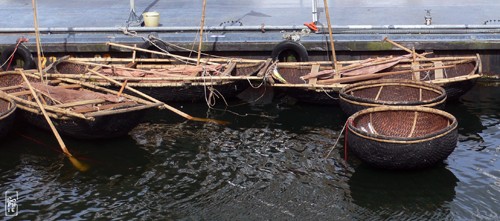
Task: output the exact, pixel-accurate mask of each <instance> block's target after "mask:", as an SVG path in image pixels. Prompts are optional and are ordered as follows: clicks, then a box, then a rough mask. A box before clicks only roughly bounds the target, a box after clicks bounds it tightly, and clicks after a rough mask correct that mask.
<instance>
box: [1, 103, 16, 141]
mask: <svg viewBox="0 0 500 221" xmlns="http://www.w3.org/2000/svg"><path fill="white" fill-rule="evenodd" d="M16 109H17V106H16V103H14V102H13V101H11V100H9V99H6V98H3V96H0V110H1V111H0V138H3V137H5V136H6V135H7V134H8V133H9V131H10V130H11V129H12V126H13V125H14V118H15V115H16Z"/></svg>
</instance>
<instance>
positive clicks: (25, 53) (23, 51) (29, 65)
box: [0, 44, 36, 71]
mask: <svg viewBox="0 0 500 221" xmlns="http://www.w3.org/2000/svg"><path fill="white" fill-rule="evenodd" d="M14 50H16V45H15V44H14V45H10V46H8V47H7V48H5V50H3V51H2V54H1V55H0V65H2V64H4V63H5V65H4V66H3V67H2V69H3V70H4V71H7V66H8V63H9V62H8V61H7V60H8V59H9V57H10V55H11V54H12V53H13V52H14ZM19 58H20V59H22V60H23V61H24V65H23V69H24V70H28V69H34V68H35V67H36V63H35V59H34V58H33V55H32V54H31V51H30V50H29V49H28V48H27V47H26V46H24V45H23V44H20V45H19V46H18V47H17V50H16V53H15V54H14V58H13V59H14V60H16V59H19ZM6 62H7V63H6ZM14 66H15V65H12V64H11V66H10V68H9V69H10V70H14V68H13V67H14Z"/></svg>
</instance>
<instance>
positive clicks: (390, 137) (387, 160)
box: [346, 106, 458, 170]
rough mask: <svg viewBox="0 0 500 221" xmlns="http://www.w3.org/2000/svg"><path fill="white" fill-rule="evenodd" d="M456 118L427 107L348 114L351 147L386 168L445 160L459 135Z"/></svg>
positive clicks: (398, 107)
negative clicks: (349, 115)
mask: <svg viewBox="0 0 500 221" xmlns="http://www.w3.org/2000/svg"><path fill="white" fill-rule="evenodd" d="M457 125H458V123H457V120H456V118H455V117H454V116H453V115H451V114H449V113H447V112H444V111H441V110H437V109H434V108H428V107H404V106H383V107H374V108H368V109H365V110H362V111H359V112H357V113H355V114H353V115H352V116H351V117H349V118H348V122H347V128H348V134H347V138H346V139H347V141H348V148H349V149H350V150H351V151H352V152H353V153H354V154H355V155H356V156H357V157H358V158H360V159H361V160H362V161H363V162H366V163H367V164H369V165H371V166H374V167H379V168H385V169H401V170H408V169H419V168H425V167H430V166H433V165H435V164H437V163H439V162H442V161H443V160H445V159H446V158H447V157H448V156H449V155H450V154H451V153H452V152H453V150H454V149H455V146H456V144H457V139H458V130H457Z"/></svg>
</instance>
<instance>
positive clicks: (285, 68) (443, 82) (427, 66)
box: [271, 56, 481, 105]
mask: <svg viewBox="0 0 500 221" xmlns="http://www.w3.org/2000/svg"><path fill="white" fill-rule="evenodd" d="M387 59H391V58H390V57H380V58H378V60H387ZM339 64H342V67H343V69H344V70H346V69H349V67H352V69H354V70H356V68H361V67H362V68H369V67H370V66H366V64H367V61H366V60H355V61H340V62H339ZM315 65H316V66H317V67H315ZM318 65H319V67H318ZM375 66H377V65H375ZM480 70H481V60H480V59H479V57H477V56H467V57H457V56H455V57H434V58H425V59H424V58H417V59H416V60H413V59H402V60H400V61H399V63H398V64H396V65H394V66H392V67H388V68H386V69H384V70H379V71H377V72H375V73H372V74H369V73H362V74H360V75H356V76H343V75H341V76H340V77H339V78H335V77H332V76H330V75H320V76H317V77H316V78H308V79H304V77H305V76H308V75H312V74H313V73H321V72H333V70H332V67H331V62H320V61H314V62H298V63H286V62H285V63H278V65H277V71H276V72H278V74H279V78H278V77H275V75H273V82H272V83H271V86H272V87H273V88H275V89H278V90H279V91H283V92H284V93H286V94H287V95H290V96H291V97H293V98H295V99H297V100H298V101H300V102H306V103H314V104H328V105H338V104H339V92H340V90H341V89H342V88H343V87H345V86H347V85H349V84H354V83H357V82H362V81H367V80H375V79H394V78H396V79H407V80H419V81H422V82H427V83H432V84H435V85H438V86H441V87H443V88H444V89H445V90H446V96H447V98H446V99H447V100H448V101H450V100H458V98H459V97H460V96H462V95H463V94H465V93H466V92H467V91H469V90H470V89H471V88H472V86H473V85H474V84H475V82H476V79H478V78H480V77H481V74H480ZM346 71H348V70H346ZM341 72H342V71H341Z"/></svg>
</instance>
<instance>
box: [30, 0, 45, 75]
mask: <svg viewBox="0 0 500 221" xmlns="http://www.w3.org/2000/svg"><path fill="white" fill-rule="evenodd" d="M31 4H32V6H33V23H34V26H35V40H36V54H37V61H38V63H37V64H38V65H37V66H38V72H40V74H42V55H41V53H40V52H41V46H40V32H39V31H38V15H37V9H36V0H31ZM42 81H43V79H42Z"/></svg>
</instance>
